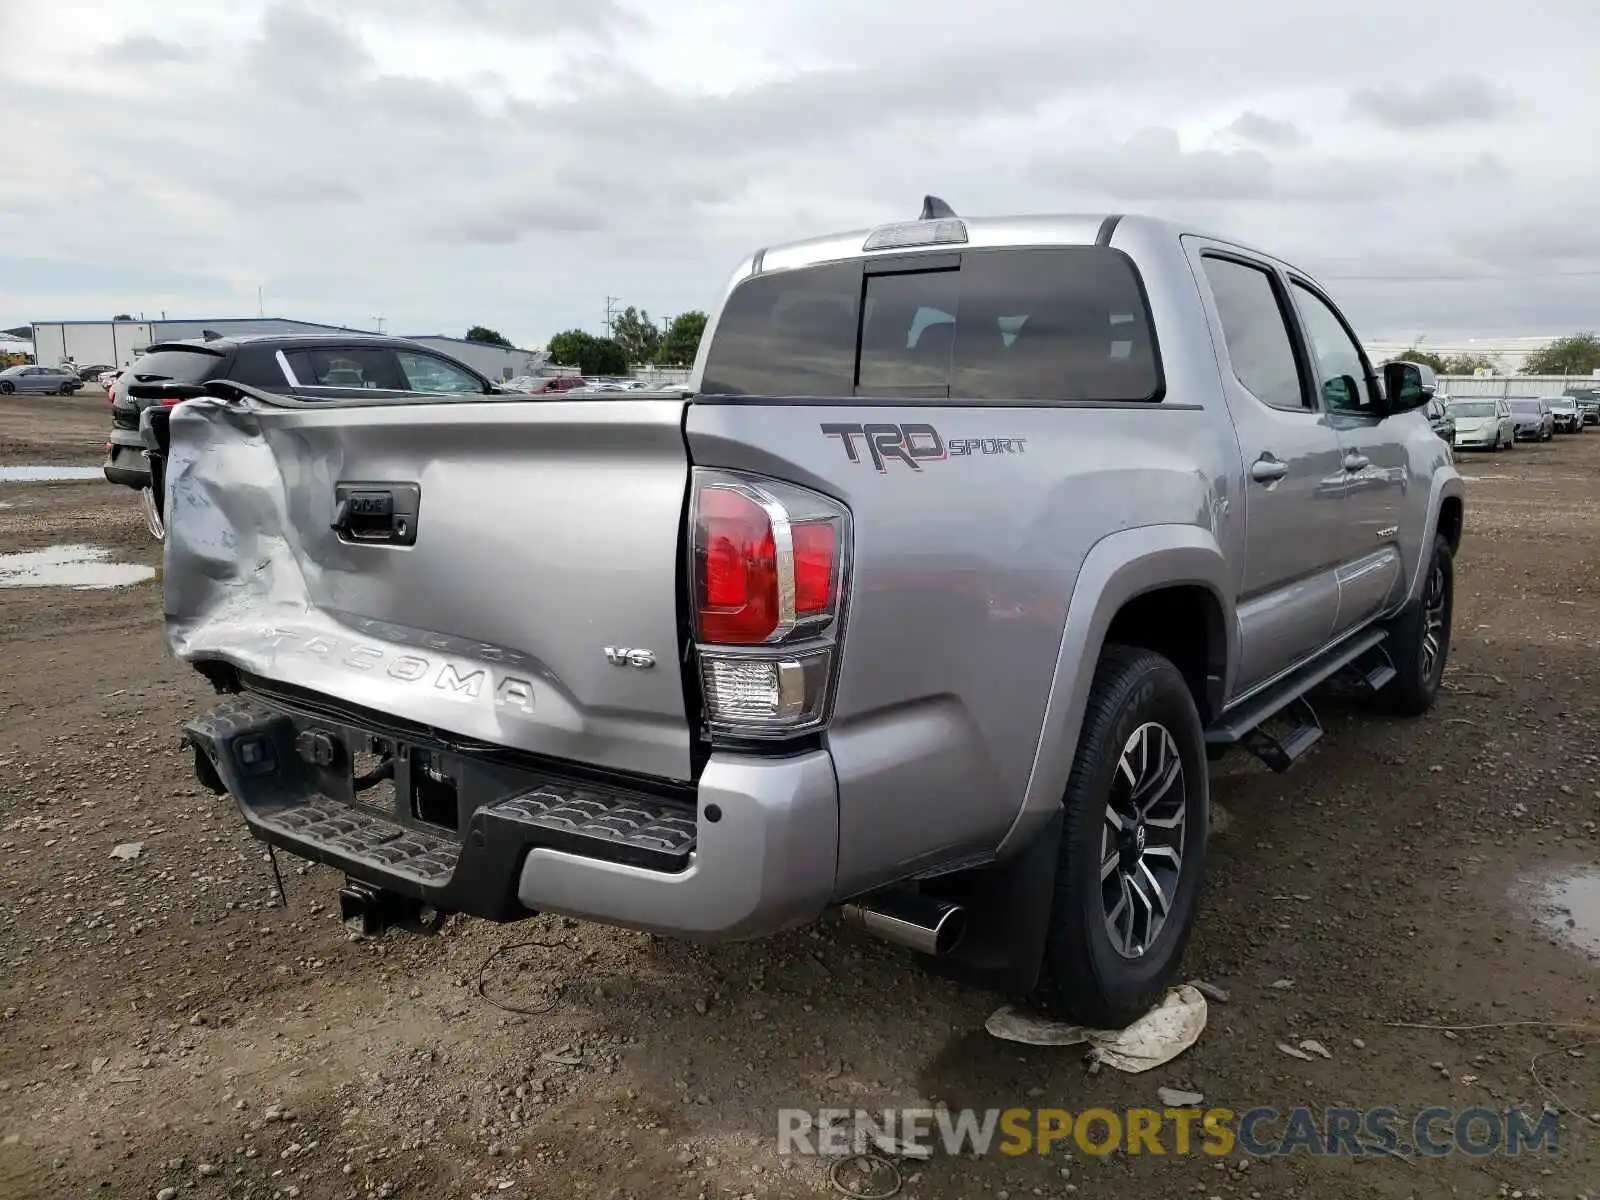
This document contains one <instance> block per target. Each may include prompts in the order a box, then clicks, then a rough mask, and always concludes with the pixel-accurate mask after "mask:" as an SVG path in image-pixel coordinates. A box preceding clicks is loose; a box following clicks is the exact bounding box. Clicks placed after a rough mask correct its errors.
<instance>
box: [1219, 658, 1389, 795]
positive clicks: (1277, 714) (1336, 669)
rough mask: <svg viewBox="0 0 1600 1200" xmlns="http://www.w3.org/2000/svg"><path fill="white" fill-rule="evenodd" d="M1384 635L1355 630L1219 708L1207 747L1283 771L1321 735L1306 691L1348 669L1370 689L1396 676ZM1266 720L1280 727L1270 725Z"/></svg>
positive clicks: (1379, 686)
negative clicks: (1236, 751) (1233, 704)
mask: <svg viewBox="0 0 1600 1200" xmlns="http://www.w3.org/2000/svg"><path fill="white" fill-rule="evenodd" d="M1387 637H1388V631H1387V630H1384V629H1369V630H1367V631H1365V632H1363V633H1360V634H1357V635H1356V636H1355V637H1353V638H1351V639H1350V640H1349V641H1347V642H1345V643H1344V644H1343V645H1341V646H1339V647H1338V648H1337V649H1336V650H1334V651H1333V652H1332V653H1330V654H1328V655H1327V656H1326V657H1323V658H1320V659H1318V660H1317V661H1315V662H1313V663H1309V664H1307V665H1306V666H1304V667H1302V668H1300V669H1299V670H1298V671H1295V672H1294V673H1292V674H1290V675H1287V676H1285V677H1284V678H1283V679H1280V680H1279V681H1278V682H1276V683H1274V684H1273V685H1272V686H1271V687H1268V688H1266V689H1265V690H1264V691H1262V692H1261V693H1259V694H1258V695H1255V696H1252V697H1251V698H1250V699H1248V700H1246V701H1245V702H1244V703H1243V704H1241V705H1240V706H1239V707H1238V708H1237V709H1234V710H1231V711H1229V712H1225V713H1223V714H1222V719H1221V720H1220V721H1219V722H1218V723H1217V724H1216V725H1213V726H1212V727H1211V728H1210V729H1208V730H1207V731H1206V747H1207V749H1208V751H1210V752H1211V754H1212V756H1213V757H1215V756H1216V755H1217V754H1218V753H1219V752H1221V751H1224V750H1226V749H1228V748H1229V747H1231V746H1241V747H1243V748H1244V749H1246V750H1248V751H1249V752H1250V753H1252V754H1254V755H1255V756H1256V757H1257V758H1259V759H1260V760H1261V761H1262V762H1264V763H1266V765H1267V766H1269V767H1271V768H1272V769H1273V770H1274V771H1287V770H1288V769H1289V768H1290V767H1291V766H1293V765H1294V763H1295V762H1296V761H1297V760H1299V759H1301V758H1303V757H1305V755H1306V753H1307V752H1308V751H1309V750H1310V749H1311V747H1312V746H1314V745H1316V744H1317V742H1318V741H1319V740H1320V739H1321V738H1322V724H1321V722H1320V721H1318V720H1317V714H1316V711H1315V710H1314V709H1313V708H1312V707H1311V704H1310V702H1309V701H1307V700H1306V698H1305V696H1306V693H1307V692H1309V691H1311V689H1312V688H1314V687H1316V686H1318V685H1319V684H1321V683H1325V682H1326V681H1327V680H1329V679H1331V678H1333V677H1334V676H1335V675H1337V674H1339V673H1340V672H1341V671H1347V670H1351V669H1354V671H1355V673H1356V674H1358V675H1359V676H1360V678H1361V680H1362V681H1363V682H1364V683H1365V684H1366V686H1368V687H1370V688H1372V689H1373V690H1374V691H1376V690H1377V689H1378V688H1381V687H1383V686H1385V685H1386V684H1388V683H1389V682H1390V681H1391V680H1392V679H1394V677H1395V669H1394V667H1393V665H1392V664H1391V663H1390V661H1389V655H1388V652H1387V651H1386V650H1385V648H1384V641H1385V640H1386V639H1387ZM1269 722H1271V723H1272V724H1273V725H1275V726H1279V727H1280V728H1278V729H1273V728H1269V727H1268V724H1269ZM1283 726H1286V728H1283Z"/></svg>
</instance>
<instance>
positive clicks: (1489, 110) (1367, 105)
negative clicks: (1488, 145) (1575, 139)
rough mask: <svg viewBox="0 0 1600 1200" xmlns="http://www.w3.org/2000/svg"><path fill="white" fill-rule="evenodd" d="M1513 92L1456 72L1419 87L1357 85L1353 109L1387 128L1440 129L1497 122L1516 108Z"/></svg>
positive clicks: (1353, 98)
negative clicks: (1359, 86) (1450, 126)
mask: <svg viewBox="0 0 1600 1200" xmlns="http://www.w3.org/2000/svg"><path fill="white" fill-rule="evenodd" d="M1515 108H1516V104H1515V102H1514V100H1513V99H1512V98H1511V96H1510V94H1509V93H1507V92H1506V91H1505V90H1504V89H1502V88H1501V87H1500V86H1499V85H1497V84H1494V83H1491V82H1490V81H1489V80H1487V79H1482V78H1477V77H1473V76H1468V75H1453V76H1449V77H1446V78H1443V79H1438V80H1435V81H1434V82H1433V83H1430V84H1427V85H1425V86H1423V87H1420V88H1409V89H1408V88H1401V87H1394V86H1392V85H1390V86H1383V87H1367V88H1357V89H1356V90H1355V91H1353V92H1351V93H1350V109H1351V111H1352V112H1354V113H1355V114H1356V115H1358V116H1361V117H1365V118H1366V119H1367V120H1370V121H1373V122H1375V123H1376V124H1378V125H1381V126H1383V127H1384V128H1386V129H1397V130H1412V129H1438V128H1441V127H1444V126H1447V125H1471V124H1481V123H1484V122H1489V121H1496V120H1499V119H1501V118H1502V117H1505V116H1508V115H1510V114H1511V113H1512V112H1513V111H1515Z"/></svg>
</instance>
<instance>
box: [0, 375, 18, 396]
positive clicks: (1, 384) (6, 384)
mask: <svg viewBox="0 0 1600 1200" xmlns="http://www.w3.org/2000/svg"><path fill="white" fill-rule="evenodd" d="M16 390H17V385H16V384H14V383H12V382H11V380H9V379H0V396H9V395H11V393H12V392H14V391H16Z"/></svg>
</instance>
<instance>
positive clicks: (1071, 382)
mask: <svg viewBox="0 0 1600 1200" xmlns="http://www.w3.org/2000/svg"><path fill="white" fill-rule="evenodd" d="M953 257H954V256H950V255H945V254H940V255H938V256H936V258H937V261H939V262H940V265H941V266H944V265H945V264H948V263H950V262H951V259H952V258H953ZM931 261H933V256H930V262H931ZM883 265H884V264H882V263H878V262H875V260H871V259H868V260H863V261H854V262H850V263H844V264H830V265H827V266H821V267H810V268H803V269H799V270H794V271H783V272H774V273H773V274H771V275H758V276H756V277H755V278H754V279H751V280H749V281H747V282H745V283H744V284H741V285H740V286H739V287H738V288H737V289H735V291H734V293H733V295H732V296H730V297H729V301H728V304H727V305H726V306H725V310H724V312H723V315H722V316H721V318H720V319H719V321H718V324H717V327H716V330H715V332H714V333H713V335H712V344H711V348H710V351H709V352H708V354H707V360H706V371H705V379H704V382H703V385H702V387H703V390H704V391H705V392H707V393H709V394H714V395H715V394H721V395H752V396H761V395H764V396H819V397H848V396H855V395H861V396H897V395H904V396H925V397H948V398H949V399H951V400H957V401H965V402H983V401H991V400H993V401H1006V400H1022V401H1074V400H1088V401H1154V400H1159V399H1160V397H1161V374H1160V366H1159V357H1158V353H1157V348H1156V338H1155V331H1154V329H1153V327H1152V324H1151V321H1150V315H1149V311H1148V308H1147V306H1146V305H1145V302H1144V296H1143V292H1142V290H1141V288H1140V285H1139V280H1138V276H1137V274H1136V273H1135V271H1134V268H1133V265H1132V264H1131V263H1130V262H1129V260H1128V259H1127V258H1126V257H1125V256H1123V255H1121V254H1119V253H1117V252H1116V251H1114V250H1110V249H1108V248H1106V247H1101V246H1063V247H1050V248H1041V249H1014V250H1013V249H1006V250H974V251H965V252H963V253H962V254H961V255H960V256H959V262H958V265H957V264H952V265H950V266H948V267H947V268H946V269H938V270H915V269H914V268H915V265H916V264H915V262H912V263H910V264H909V266H908V269H906V270H901V271H890V272H888V273H879V271H880V270H881V269H882V267H883ZM864 271H865V272H868V273H866V274H863V272H864ZM858 338H859V342H858ZM858 345H859V355H858V352H857V348H858Z"/></svg>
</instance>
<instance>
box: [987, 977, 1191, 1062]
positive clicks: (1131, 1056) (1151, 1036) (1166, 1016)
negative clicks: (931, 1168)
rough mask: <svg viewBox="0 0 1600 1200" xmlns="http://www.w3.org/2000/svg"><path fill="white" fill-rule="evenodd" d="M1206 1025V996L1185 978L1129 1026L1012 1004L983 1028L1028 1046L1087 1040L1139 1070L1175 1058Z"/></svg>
mask: <svg viewBox="0 0 1600 1200" xmlns="http://www.w3.org/2000/svg"><path fill="white" fill-rule="evenodd" d="M1205 1027H1206V998H1205V997H1204V996H1202V995H1201V994H1200V992H1199V990H1198V989H1196V988H1194V987H1191V986H1190V985H1189V984H1184V985H1183V986H1182V987H1175V988H1169V989H1168V990H1167V994H1166V995H1165V996H1163V997H1162V999H1161V1003H1160V1004H1158V1005H1156V1006H1155V1007H1154V1008H1152V1009H1151V1010H1150V1011H1149V1012H1147V1013H1145V1015H1144V1016H1142V1017H1140V1018H1139V1019H1138V1020H1137V1021H1135V1022H1134V1023H1133V1024H1132V1025H1129V1026H1128V1027H1127V1028H1126V1029H1085V1028H1084V1027H1083V1026H1081V1025H1069V1024H1067V1023H1065V1022H1064V1021H1052V1020H1050V1019H1049V1018H1048V1017H1042V1016H1037V1015H1035V1014H1032V1013H1027V1012H1023V1011H1021V1010H1019V1009H1017V1008H1015V1007H1013V1006H1012V1005H1009V1004H1008V1005H1006V1006H1005V1007H1004V1008H1001V1009H998V1010H996V1011H995V1012H994V1013H993V1014H992V1015H991V1016H990V1017H989V1019H988V1021H986V1022H985V1023H984V1028H985V1029H987V1030H988V1031H989V1032H990V1033H991V1034H993V1035H994V1036H995V1037H997V1038H1004V1039H1005V1040H1006V1041H1008V1042H1022V1043H1024V1044H1025V1045H1029V1046H1076V1045H1080V1044H1087V1045H1088V1046H1089V1047H1090V1050H1091V1052H1092V1053H1091V1056H1092V1057H1093V1058H1094V1059H1095V1060H1096V1061H1098V1062H1101V1063H1104V1064H1105V1065H1106V1066H1109V1067H1115V1068H1116V1069H1117V1070H1119V1071H1126V1072H1128V1073H1129V1074H1135V1075H1136V1074H1138V1073H1139V1072H1141V1071H1148V1070H1150V1069H1151V1068H1152V1067H1159V1066H1160V1065H1161V1064H1162V1063H1168V1062H1171V1061H1172V1060H1173V1059H1175V1058H1177V1057H1178V1055H1180V1054H1182V1053H1183V1052H1184V1051H1185V1050H1187V1049H1188V1048H1189V1047H1190V1046H1192V1045H1194V1044H1195V1042H1197V1041H1199V1040H1200V1034H1201V1032H1202V1031H1203V1030H1204V1029H1205Z"/></svg>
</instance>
